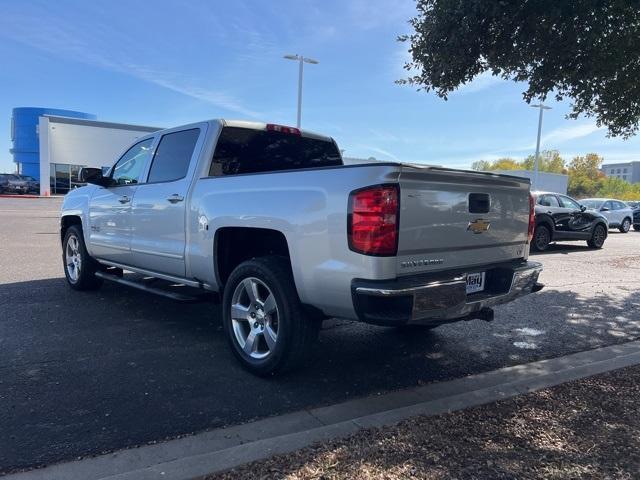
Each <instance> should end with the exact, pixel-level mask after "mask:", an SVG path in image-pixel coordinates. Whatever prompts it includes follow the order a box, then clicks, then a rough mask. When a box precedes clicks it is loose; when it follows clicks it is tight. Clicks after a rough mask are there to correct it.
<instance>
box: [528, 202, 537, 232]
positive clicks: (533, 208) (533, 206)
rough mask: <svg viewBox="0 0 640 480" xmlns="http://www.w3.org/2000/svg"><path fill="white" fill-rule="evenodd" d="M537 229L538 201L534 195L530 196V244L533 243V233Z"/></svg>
mask: <svg viewBox="0 0 640 480" xmlns="http://www.w3.org/2000/svg"><path fill="white" fill-rule="evenodd" d="M535 228H536V199H535V198H534V197H533V195H531V194H529V232H528V234H529V236H528V240H527V241H528V242H529V243H531V240H532V239H533V231H534V230H535Z"/></svg>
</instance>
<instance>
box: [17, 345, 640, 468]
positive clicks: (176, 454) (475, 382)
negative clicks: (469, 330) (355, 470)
mask: <svg viewBox="0 0 640 480" xmlns="http://www.w3.org/2000/svg"><path fill="white" fill-rule="evenodd" d="M636 364H640V341H634V342H629V343H625V344H621V345H613V346H609V347H602V348H597V349H595V350H589V351H586V352H580V353H576V354H572V355H567V356H565V357H559V358H554V359H549V360H542V361H539V362H533V363H529V364H525V365H517V366H514V367H507V368H503V369H500V370H494V371H492V372H487V373H483V374H479V375H472V376H470V377H465V378H460V379H456V380H452V381H448V382H441V383H435V384H430V385H426V386H423V387H417V388H412V389H408V390H403V391H398V392H392V393H389V394H386V395H380V396H375V397H367V398H363V399H357V400H350V401H348V402H344V403H340V404H337V405H332V406H329V407H321V408H315V409H310V410H304V411H300V412H295V413H290V414H286V415H281V416H278V417H271V418H266V419H263V420H258V421H256V422H252V423H248V424H244V425H237V426H233V427H230V428H224V429H217V430H212V431H209V432H204V433H200V434H197V435H193V436H191V437H186V438H181V439H176V440H170V441H168V442H164V443H161V444H156V445H148V446H143V447H140V448H135V449H129V450H122V451H119V452H115V453H112V454H107V455H102V456H99V457H94V458H88V459H85V460H79V461H74V462H69V463H62V464H57V465H52V466H49V467H46V468H43V469H39V470H32V471H29V472H23V473H17V474H13V475H8V476H6V477H5V478H6V479H7V480H44V479H47V480H63V479H64V480H76V479H78V480H80V479H82V480H98V479H102V480H133V479H136V480H147V479H165V480H169V479H171V480H188V479H194V478H200V477H202V476H204V475H207V474H209V473H214V472H219V471H223V470H227V469H230V468H233V467H235V466H238V465H242V464H245V463H248V462H251V461H254V460H261V459H264V458H267V457H269V456H272V455H274V454H280V453H288V452H292V451H294V450H297V449H300V448H303V447H306V446H308V445H311V444H313V443H316V442H319V441H327V440H332V439H338V438H341V437H345V436H347V435H349V434H352V433H354V432H357V431H358V430H360V429H362V428H370V427H382V426H386V425H392V424H395V423H397V422H399V421H401V420H404V419H406V418H410V417H413V416H416V415H437V414H440V413H445V412H451V411H455V410H460V409H463V408H469V407H473V406H477V405H482V404H485V403H490V402H493V401H496V400H501V399H504V398H510V397H514V396H516V395H519V394H522V393H527V392H531V391H535V390H540V389H543V388H547V387H551V386H554V385H558V384H561V383H565V382H569V381H572V380H577V379H580V378H584V377H589V376H592V375H597V374H599V373H604V372H608V371H610V370H616V369H619V368H623V367H627V366H630V365H636Z"/></svg>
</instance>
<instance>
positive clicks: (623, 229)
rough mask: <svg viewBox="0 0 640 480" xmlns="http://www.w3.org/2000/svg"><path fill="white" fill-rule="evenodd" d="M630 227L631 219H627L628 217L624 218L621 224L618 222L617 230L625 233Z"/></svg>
mask: <svg viewBox="0 0 640 480" xmlns="http://www.w3.org/2000/svg"><path fill="white" fill-rule="evenodd" d="M630 228H631V220H630V219H628V218H625V219H624V220H623V221H622V224H620V228H619V230H620V232H621V233H627V232H628V231H629V229H630Z"/></svg>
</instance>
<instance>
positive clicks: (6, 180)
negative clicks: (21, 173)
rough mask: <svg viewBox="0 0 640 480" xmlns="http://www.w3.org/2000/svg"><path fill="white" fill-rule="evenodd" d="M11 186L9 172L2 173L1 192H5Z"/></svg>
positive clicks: (0, 174)
mask: <svg viewBox="0 0 640 480" xmlns="http://www.w3.org/2000/svg"><path fill="white" fill-rule="evenodd" d="M8 186H9V174H8V173H0V193H5V192H6V191H7V187H8Z"/></svg>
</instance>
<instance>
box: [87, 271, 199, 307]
mask: <svg viewBox="0 0 640 480" xmlns="http://www.w3.org/2000/svg"><path fill="white" fill-rule="evenodd" d="M95 275H96V277H100V278H103V279H104V280H108V281H110V282H115V283H119V284H121V285H126V286H127V287H133V288H137V289H138V290H142V291H144V292H148V293H153V294H155V295H160V296H162V297H166V298H170V299H171V300H176V301H178V302H197V301H200V300H201V298H200V297H198V296H191V295H183V294H182V293H176V292H169V291H167V290H163V289H161V288H156V287H152V286H149V285H145V284H143V283H140V282H134V281H132V280H127V279H126V278H122V277H120V276H118V275H111V274H109V273H105V272H96V273H95Z"/></svg>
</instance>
